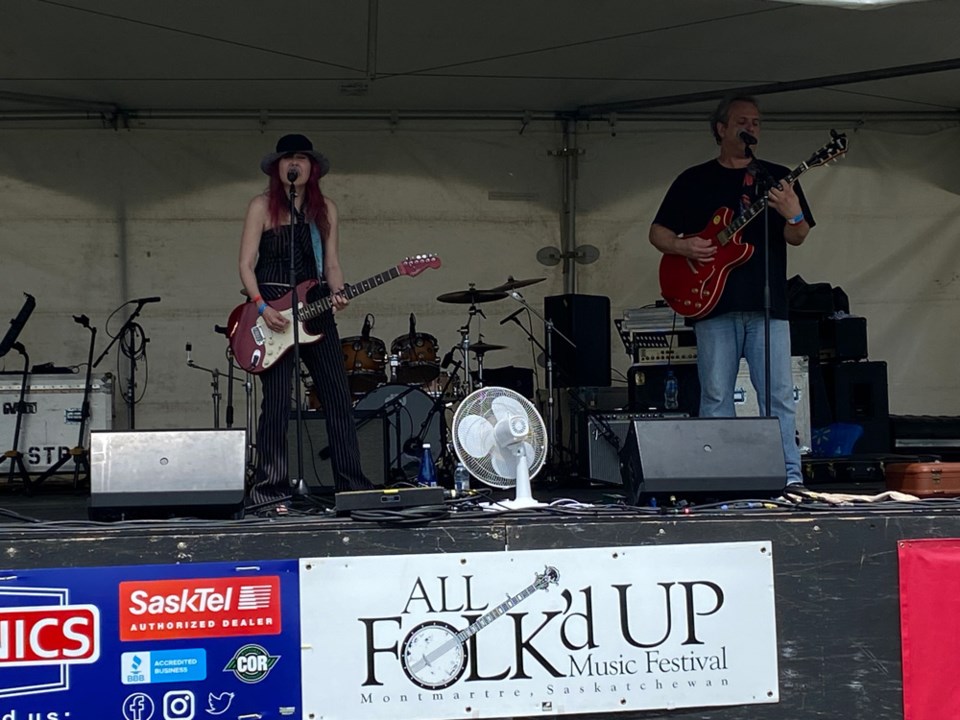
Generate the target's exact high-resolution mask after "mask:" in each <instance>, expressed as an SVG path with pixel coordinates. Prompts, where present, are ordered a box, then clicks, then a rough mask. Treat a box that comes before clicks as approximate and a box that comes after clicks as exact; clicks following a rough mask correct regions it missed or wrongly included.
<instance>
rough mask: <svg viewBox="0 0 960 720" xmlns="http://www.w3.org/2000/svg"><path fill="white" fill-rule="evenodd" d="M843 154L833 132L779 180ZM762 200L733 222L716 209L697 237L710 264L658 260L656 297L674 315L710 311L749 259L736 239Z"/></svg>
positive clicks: (749, 250) (748, 248) (841, 138)
mask: <svg viewBox="0 0 960 720" xmlns="http://www.w3.org/2000/svg"><path fill="white" fill-rule="evenodd" d="M845 152H847V136H846V135H844V134H842V133H836V132H833V140H831V141H830V142H828V143H827V144H826V145H824V146H823V147H821V148H820V149H819V150H817V151H816V152H815V153H814V154H813V155H811V156H810V158H809V159H808V160H807V161H806V162H804V163H802V164H801V165H800V166H798V167H797V168H795V169H794V170H793V171H792V172H791V173H790V174H789V175H787V176H786V177H785V178H782V180H785V181H787V182H793V181H794V180H796V179H797V178H798V177H800V176H801V175H802V174H803V173H805V172H806V171H807V170H809V169H810V168H814V167H817V166H819V165H826V164H827V163H828V162H830V161H831V160H836V159H837V158H839V157H840V156H841V155H843V154H844V153H845ZM763 206H764V200H763V199H762V198H761V199H760V200H757V201H756V202H755V203H753V205H751V206H750V207H749V208H747V210H746V211H745V212H744V213H743V214H742V215H741V216H740V217H738V218H737V219H736V220H734V219H733V210H731V209H730V208H720V209H719V210H717V211H716V212H715V213H714V214H713V219H712V220H711V221H710V224H709V225H707V227H706V228H705V229H704V230H703V231H702V232H700V233H698V234H697V236H698V237H702V238H706V239H707V240H710V242H712V243H713V245H714V246H715V247H716V248H717V253H716V255H714V256H713V259H712V260H709V261H707V262H700V261H699V260H692V259H690V258H688V257H684V256H683V255H672V254H671V255H664V256H663V257H662V258H661V259H660V294H661V295H663V298H664V300H666V301H667V304H668V305H669V306H670V307H672V308H673V309H674V310H675V311H676V312H677V314H678V315H682V316H683V317H690V318H698V317H703V316H704V315H706V314H707V313H709V312H710V311H711V310H713V309H714V308H715V307H716V305H717V302H719V300H720V296H721V295H722V294H723V289H724V287H725V286H726V284H727V278H728V277H729V275H730V271H731V270H733V269H734V268H735V267H737V266H738V265H743V264H744V263H745V262H746V261H747V260H749V259H750V257H751V256H752V255H753V245H750V244H748V243H744V242H742V241H741V239H740V231H741V230H742V229H743V228H744V226H745V225H746V224H747V223H748V222H750V221H751V220H753V219H754V218H755V217H757V216H758V215H760V214H761V213H762V211H763Z"/></svg>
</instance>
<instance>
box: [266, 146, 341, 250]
mask: <svg viewBox="0 0 960 720" xmlns="http://www.w3.org/2000/svg"><path fill="white" fill-rule="evenodd" d="M279 166H280V161H279V160H277V161H276V162H275V163H273V165H271V166H270V185H269V186H268V187H267V207H268V208H269V210H270V227H274V228H275V227H279V226H280V225H281V224H282V222H281V219H282V218H283V216H284V215H286V214H287V213H288V212H289V210H290V196H289V195H288V194H287V192H288V191H289V185H287V183H285V182H283V181H282V180H280V174H279V173H278V172H277V168H278V167H279ZM300 209H301V210H302V211H303V214H304V217H305V218H306V220H307V222H310V223H316V224H317V227H319V228H320V234H321V235H323V237H327V234H328V233H329V232H330V219H329V218H328V217H327V203H326V202H324V200H323V192H322V191H321V190H320V166H319V165H318V164H317V163H316V162H314V161H313V159H312V158H311V159H310V178H309V179H308V180H307V182H306V184H305V185H304V186H303V203H302V204H301V206H300Z"/></svg>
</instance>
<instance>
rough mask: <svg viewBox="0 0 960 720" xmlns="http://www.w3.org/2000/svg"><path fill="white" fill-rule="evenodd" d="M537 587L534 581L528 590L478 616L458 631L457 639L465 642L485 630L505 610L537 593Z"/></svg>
mask: <svg viewBox="0 0 960 720" xmlns="http://www.w3.org/2000/svg"><path fill="white" fill-rule="evenodd" d="M537 589H538V588H537V585H536V583H534V584H533V585H531V586H530V587H528V588H527V589H526V590H523V591H521V592H519V593H517V594H516V595H514V596H513V597H512V598H509V599H507V600H504V601H503V602H502V603H500V604H499V605H497V606H496V607H495V608H494V609H493V610H491V611H490V612H488V613H487V614H486V615H484V616H483V617H481V618H478V619H477V620H476V621H475V622H472V623H470V625H468V626H467V627H465V628H464V629H463V630H461V631H460V632H458V633H457V640H459V641H460V642H463V641H464V640H466V639H468V638H470V637H473V636H474V635H476V634H477V633H478V632H480V631H481V630H483V628H485V627H486V626H487V625H489V624H490V623H492V622H493V621H494V620H496V619H497V618H498V617H500V616H501V615H503V614H504V613H505V612H507V610H509V609H510V608H512V607H515V606H516V605H519V604H520V603H521V602H522V601H523V600H526V599H527V598H528V597H530V596H531V595H533V593H535V592H536V591H537Z"/></svg>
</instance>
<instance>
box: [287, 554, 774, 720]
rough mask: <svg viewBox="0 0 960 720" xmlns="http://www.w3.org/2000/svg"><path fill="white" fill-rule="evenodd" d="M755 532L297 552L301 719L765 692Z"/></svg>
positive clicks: (656, 705) (436, 715) (765, 628)
mask: <svg viewBox="0 0 960 720" xmlns="http://www.w3.org/2000/svg"><path fill="white" fill-rule="evenodd" d="M774 609H775V607H774V591H773V559H772V553H771V546H770V543H768V542H744V543H716V544H709V545H670V546H663V547H625V548H589V549H582V550H573V549H571V550H533V551H523V552H488V553H464V554H448V555H442V554H436V555H401V556H392V557H390V556H376V557H352V558H346V557H338V558H316V559H306V560H301V561H300V612H301V628H302V645H303V708H304V717H314V718H317V719H318V720H320V719H324V720H332V719H335V720H366V719H367V718H371V719H372V718H377V719H382V720H401V719H403V718H411V719H414V718H415V719H417V720H432V719H437V720H439V719H440V718H464V717H473V718H501V717H511V716H514V715H562V714H566V713H586V712H613V711H626V710H649V709H660V708H680V707H708V706H716V705H738V704H750V703H772V702H777V701H778V700H779V687H778V683H777V641H776V635H777V633H776V620H775V613H774Z"/></svg>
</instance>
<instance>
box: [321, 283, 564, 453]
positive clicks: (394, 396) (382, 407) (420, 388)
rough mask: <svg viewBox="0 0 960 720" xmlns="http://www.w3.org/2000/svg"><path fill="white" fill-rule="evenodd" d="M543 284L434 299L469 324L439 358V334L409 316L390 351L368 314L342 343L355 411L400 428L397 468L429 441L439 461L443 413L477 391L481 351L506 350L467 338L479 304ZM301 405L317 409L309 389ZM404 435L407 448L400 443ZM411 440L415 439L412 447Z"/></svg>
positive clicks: (395, 449)
mask: <svg viewBox="0 0 960 720" xmlns="http://www.w3.org/2000/svg"><path fill="white" fill-rule="evenodd" d="M545 279H546V278H533V279H527V280H514V279H513V278H512V277H510V278H508V279H507V281H506V282H505V283H503V284H502V285H499V286H497V287H494V288H490V289H485V290H483V289H478V288H476V287H475V285H474V284H472V283H471V284H470V286H469V287H468V288H467V289H466V290H457V291H454V292H448V293H444V294H443V295H439V296H438V297H437V300H438V301H439V302H442V303H451V304H459V305H467V306H468V308H467V321H466V323H465V324H464V325H463V326H462V327H461V328H460V330H459V332H460V339H459V341H458V342H457V343H456V344H455V345H453V346H452V347H451V348H450V350H449V352H447V353H446V354H445V355H444V356H443V358H442V360H441V345H440V343H439V342H438V340H437V337H436V336H435V335H431V334H429V333H425V332H420V331H418V330H417V327H416V318H415V316H414V315H411V316H410V327H409V330H408V332H406V333H404V334H403V335H400V336H398V337H396V338H394V339H393V341H392V342H391V343H390V352H389V353H388V352H387V345H386V343H385V342H384V341H383V339H381V338H379V337H376V336H375V335H373V334H372V333H371V331H372V330H373V325H374V323H373V322H372V316H371V315H367V317H366V319H365V320H364V324H363V329H362V330H361V333H360V334H359V335H354V336H349V337H342V338H341V339H340V342H341V347H342V350H343V363H344V370H345V372H346V375H347V383H348V385H349V387H350V392H351V394H352V396H353V399H354V408H355V409H356V410H357V411H358V412H362V413H370V412H383V413H384V414H386V415H390V414H395V415H396V417H397V421H396V423H397V425H398V426H397V427H396V428H394V430H396V433H395V435H396V438H397V440H396V444H397V445H396V446H394V441H391V448H390V454H391V457H393V458H394V459H395V461H396V463H397V464H398V466H400V467H402V466H403V465H404V464H405V461H410V462H415V461H416V460H417V459H418V456H417V453H419V449H420V445H421V444H422V443H424V442H429V443H430V444H431V448H432V449H433V452H434V454H435V455H436V456H438V458H439V456H440V455H442V453H443V445H444V442H445V438H444V437H443V435H444V434H445V429H446V422H445V421H444V420H443V417H444V415H443V412H442V411H444V410H448V409H451V408H453V407H454V406H455V405H456V404H457V403H459V402H460V401H461V400H463V398H465V397H466V396H467V395H469V394H470V393H471V392H473V391H474V390H475V389H477V388H480V387H483V362H484V358H485V356H486V354H487V353H489V352H495V351H497V350H504V349H506V347H507V346H506V345H495V344H492V343H487V342H485V341H484V339H483V335H482V334H481V333H478V340H477V341H476V342H474V341H473V339H472V337H471V335H472V329H471V325H472V322H473V318H474V317H475V316H476V315H480V316H481V317H483V318H486V316H485V315H484V313H483V311H482V310H481V309H480V308H478V307H477V306H478V305H480V304H483V303H488V302H495V301H497V300H503V299H505V298H507V297H509V295H510V293H511V292H513V291H516V290H517V289H518V288H522V287H526V286H528V285H533V284H535V283H539V282H543V281H544V280H545ZM455 355H457V356H458V357H457V358H456V359H455ZM307 400H308V404H309V406H310V407H312V408H317V404H316V397H315V395H311V393H310V391H309V389H308V394H307ZM392 405H402V406H403V412H402V413H393V412H391V410H390V406H392ZM400 425H405V426H404V427H400ZM393 434H394V433H391V435H393ZM404 438H406V439H407V442H406V443H403V442H402V440H403V439H404ZM410 439H413V440H415V442H413V443H411V442H410Z"/></svg>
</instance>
